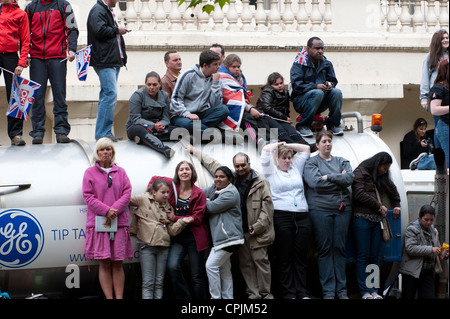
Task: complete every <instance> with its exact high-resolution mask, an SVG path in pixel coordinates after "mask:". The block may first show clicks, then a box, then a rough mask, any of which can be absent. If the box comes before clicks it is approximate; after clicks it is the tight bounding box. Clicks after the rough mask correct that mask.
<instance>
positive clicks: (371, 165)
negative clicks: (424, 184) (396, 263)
mask: <svg viewBox="0 0 450 319" xmlns="http://www.w3.org/2000/svg"><path fill="white" fill-rule="evenodd" d="M391 164H392V157H391V155H389V154H388V153H386V152H379V153H377V154H375V155H374V156H372V157H371V158H369V159H366V160H365V161H363V162H361V163H360V164H359V166H358V167H357V168H356V169H355V170H354V171H353V173H354V174H355V178H354V179H353V184H352V193H353V203H352V204H353V231H354V235H355V242H356V255H357V262H356V270H357V280H358V286H359V290H360V292H361V296H362V298H363V299H382V297H381V296H380V295H378V289H377V288H375V287H372V288H369V287H367V285H366V278H367V273H366V267H367V265H369V264H375V265H379V263H380V252H381V244H382V230H381V225H380V222H381V219H382V218H383V217H385V216H386V215H387V211H388V208H387V206H392V207H393V214H394V218H398V216H399V214H400V211H401V208H400V195H399V193H398V191H397V187H396V186H395V184H394V183H393V182H392V180H391V178H390V176H389V168H390V167H391ZM383 197H386V198H387V199H388V200H389V201H390V205H388V203H385V202H383V201H381V202H380V200H381V199H382V198H383ZM379 198H380V199H379Z"/></svg>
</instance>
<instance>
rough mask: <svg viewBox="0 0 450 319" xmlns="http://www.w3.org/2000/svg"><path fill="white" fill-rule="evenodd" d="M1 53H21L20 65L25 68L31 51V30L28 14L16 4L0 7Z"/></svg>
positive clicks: (6, 4)
mask: <svg viewBox="0 0 450 319" xmlns="http://www.w3.org/2000/svg"><path fill="white" fill-rule="evenodd" d="M0 26H1V28H0V53H13V52H18V51H20V57H19V63H18V65H20V66H23V67H25V65H26V63H27V57H28V52H29V51H30V28H29V24H28V18H27V14H26V13H25V12H24V11H23V10H22V9H20V7H19V5H18V4H17V3H16V2H14V3H5V4H2V5H1V7H0Z"/></svg>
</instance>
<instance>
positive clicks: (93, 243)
mask: <svg viewBox="0 0 450 319" xmlns="http://www.w3.org/2000/svg"><path fill="white" fill-rule="evenodd" d="M114 159H115V150H114V146H113V142H112V141H111V140H110V139H108V138H101V139H99V140H98V142H97V145H96V152H95V154H94V158H93V162H94V166H92V167H89V168H88V169H87V170H86V171H85V173H84V177H83V198H84V201H85V202H86V205H87V221H86V245H85V255H86V257H87V258H89V259H96V260H98V261H99V280H100V285H101V287H102V290H103V293H104V294H105V297H106V298H107V299H112V298H114V296H115V298H116V299H122V298H123V290H124V283H125V275H124V272H123V269H122V262H123V260H124V259H126V258H132V257H133V247H132V244H131V238H130V234H129V232H128V226H129V223H128V217H129V215H130V212H129V210H128V204H129V202H130V198H131V183H130V180H129V179H128V176H127V174H126V173H125V170H124V169H123V168H121V167H118V166H117V165H116V164H115V162H114ZM96 216H105V217H106V220H107V223H109V222H111V221H113V220H114V219H117V232H115V233H114V236H111V234H110V233H109V232H97V231H96V230H95V217H96Z"/></svg>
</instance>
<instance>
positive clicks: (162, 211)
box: [130, 192, 186, 247]
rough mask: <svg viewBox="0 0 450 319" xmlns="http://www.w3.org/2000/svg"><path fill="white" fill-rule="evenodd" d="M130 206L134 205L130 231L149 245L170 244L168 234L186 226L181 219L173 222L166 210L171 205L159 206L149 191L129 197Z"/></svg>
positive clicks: (177, 232) (163, 245)
mask: <svg viewBox="0 0 450 319" xmlns="http://www.w3.org/2000/svg"><path fill="white" fill-rule="evenodd" d="M130 206H136V207H137V208H136V210H135V211H134V215H133V219H132V221H131V225H130V233H132V234H136V237H137V238H138V239H139V240H140V241H143V242H144V243H146V244H148V245H150V246H162V247H169V246H170V236H176V235H178V234H179V233H180V232H181V231H182V230H183V229H184V227H185V226H186V223H185V222H184V221H183V219H179V220H178V221H177V222H176V223H173V222H172V221H171V220H169V219H168V218H167V214H166V211H168V210H172V211H173V207H172V206H171V205H170V204H169V203H166V204H165V205H163V206H161V205H160V204H159V203H158V202H156V201H155V199H154V198H153V195H152V194H151V193H149V192H145V193H144V194H140V195H134V196H132V197H131V200H130Z"/></svg>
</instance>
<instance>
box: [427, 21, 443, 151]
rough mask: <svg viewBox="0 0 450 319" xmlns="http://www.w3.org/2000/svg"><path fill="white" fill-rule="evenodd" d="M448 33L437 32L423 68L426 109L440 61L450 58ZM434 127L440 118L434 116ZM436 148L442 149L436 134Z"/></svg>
mask: <svg viewBox="0 0 450 319" xmlns="http://www.w3.org/2000/svg"><path fill="white" fill-rule="evenodd" d="M448 44H449V41H448V32H447V30H445V29H441V30H438V31H436V32H435V33H434V34H433V37H432V38H431V43H430V52H429V53H428V54H427V56H426V57H425V60H424V61H423V67H422V80H421V81H420V103H421V104H422V107H423V108H424V109H428V106H429V101H428V100H429V98H430V97H431V95H430V94H429V93H430V89H431V88H432V86H433V84H434V81H435V79H436V75H437V69H438V64H439V61H441V60H442V59H443V58H445V57H447V58H448ZM433 120H434V126H435V127H436V126H437V123H438V120H439V116H433ZM434 146H435V147H436V148H439V147H440V144H439V141H438V140H437V136H436V133H435V134H434Z"/></svg>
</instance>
